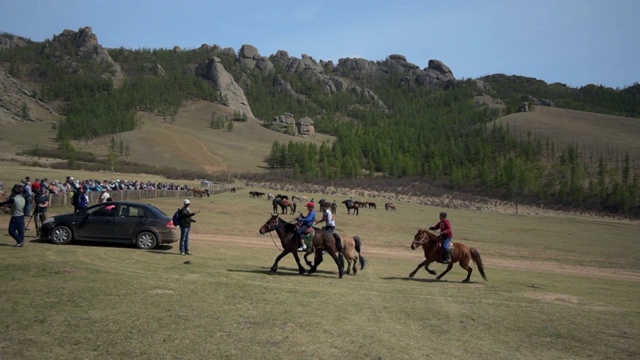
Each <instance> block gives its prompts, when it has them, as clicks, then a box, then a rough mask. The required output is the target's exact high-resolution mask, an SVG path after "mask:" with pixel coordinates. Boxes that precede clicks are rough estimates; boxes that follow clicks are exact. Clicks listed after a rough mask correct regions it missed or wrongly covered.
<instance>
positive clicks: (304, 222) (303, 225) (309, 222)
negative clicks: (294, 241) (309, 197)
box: [295, 201, 316, 251]
mask: <svg viewBox="0 0 640 360" xmlns="http://www.w3.org/2000/svg"><path fill="white" fill-rule="evenodd" d="M315 207H316V204H314V203H313V201H309V202H308V203H307V210H308V211H309V212H308V213H307V215H306V216H302V214H300V216H298V217H297V218H296V219H295V220H296V221H297V222H298V224H299V225H300V226H298V228H296V234H297V236H298V244H299V245H300V247H299V248H298V251H305V250H307V245H306V244H305V243H304V238H303V237H304V232H305V231H306V230H307V229H308V228H310V227H312V226H313V222H314V221H315V220H316V211H315V209H314V208H315Z"/></svg>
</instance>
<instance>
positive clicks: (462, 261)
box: [452, 257, 473, 283]
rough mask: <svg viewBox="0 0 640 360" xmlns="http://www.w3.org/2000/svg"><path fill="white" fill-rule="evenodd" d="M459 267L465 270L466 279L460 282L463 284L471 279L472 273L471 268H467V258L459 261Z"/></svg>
mask: <svg viewBox="0 0 640 360" xmlns="http://www.w3.org/2000/svg"><path fill="white" fill-rule="evenodd" d="M452 262H453V261H452ZM460 267H461V268H463V269H465V270H467V277H466V278H465V279H464V280H462V282H463V283H468V282H469V280H470V279H471V273H472V272H473V268H472V267H471V266H469V258H468V257H464V258H462V259H460Z"/></svg>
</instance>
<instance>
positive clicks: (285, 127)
mask: <svg viewBox="0 0 640 360" xmlns="http://www.w3.org/2000/svg"><path fill="white" fill-rule="evenodd" d="M268 128H269V129H271V130H274V131H277V132H281V133H283V134H289V135H296V134H297V131H298V130H297V128H296V119H295V117H294V116H293V114H291V113H284V114H281V115H277V116H274V117H273V119H272V120H271V123H270V124H269V125H268Z"/></svg>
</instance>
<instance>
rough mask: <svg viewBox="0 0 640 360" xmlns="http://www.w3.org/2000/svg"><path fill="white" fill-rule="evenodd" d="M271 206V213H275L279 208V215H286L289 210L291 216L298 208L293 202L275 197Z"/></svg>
mask: <svg viewBox="0 0 640 360" xmlns="http://www.w3.org/2000/svg"><path fill="white" fill-rule="evenodd" d="M271 204H272V205H273V212H274V213H277V212H278V207H280V211H281V212H280V213H281V214H288V213H289V210H291V214H292V215H293V214H294V213H295V212H296V208H297V207H298V205H297V204H296V203H295V202H294V201H289V199H283V198H280V197H277V196H276V197H275V198H274V199H273V201H272V202H271Z"/></svg>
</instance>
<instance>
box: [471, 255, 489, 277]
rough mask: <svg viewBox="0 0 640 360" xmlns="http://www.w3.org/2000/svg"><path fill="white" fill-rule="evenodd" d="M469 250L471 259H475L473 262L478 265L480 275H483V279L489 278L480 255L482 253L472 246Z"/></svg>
mask: <svg viewBox="0 0 640 360" xmlns="http://www.w3.org/2000/svg"><path fill="white" fill-rule="evenodd" d="M469 251H470V252H471V259H473V262H474V263H476V265H477V266H478V271H480V275H482V278H483V279H485V280H487V276H486V275H485V274H484V267H483V266H482V258H481V257H480V253H479V252H478V250H476V249H475V248H471V249H469Z"/></svg>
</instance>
